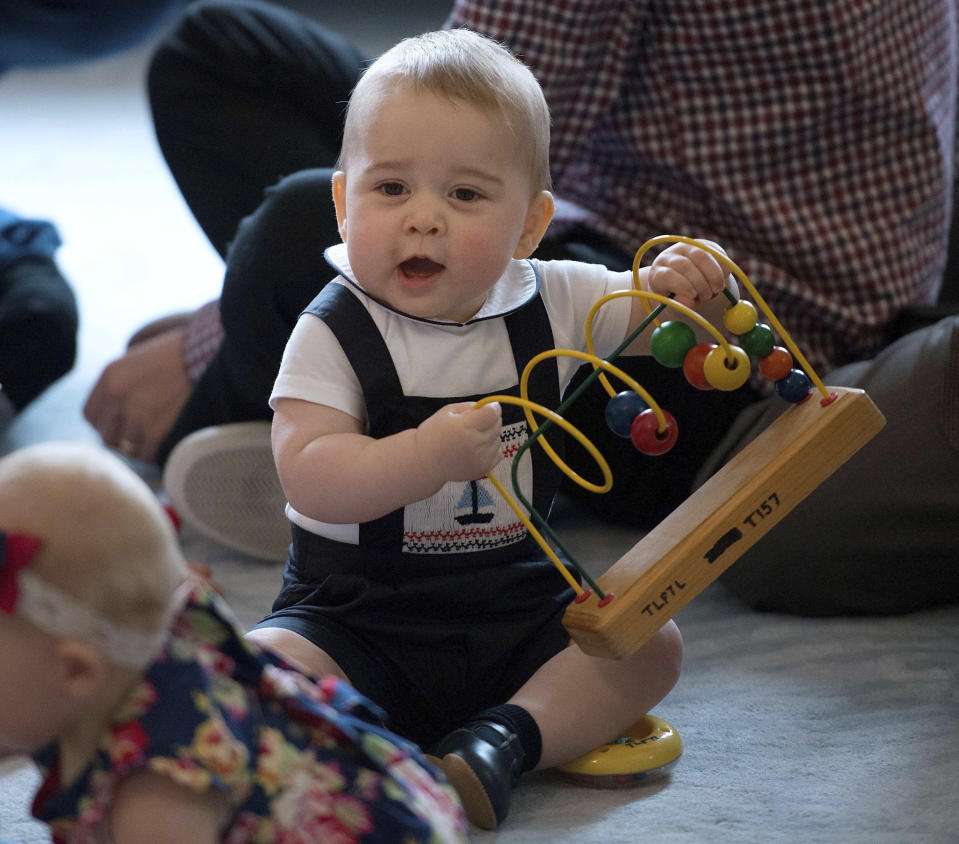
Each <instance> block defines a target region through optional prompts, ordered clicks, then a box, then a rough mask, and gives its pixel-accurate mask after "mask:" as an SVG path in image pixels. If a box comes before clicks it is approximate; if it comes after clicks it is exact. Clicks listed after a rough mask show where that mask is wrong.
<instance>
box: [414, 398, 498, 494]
mask: <svg viewBox="0 0 959 844" xmlns="http://www.w3.org/2000/svg"><path fill="white" fill-rule="evenodd" d="M473 407H474V405H473V403H472V402H458V403H455V404H448V405H446V406H445V407H442V408H440V409H439V410H438V411H437V412H436V413H434V414H433V415H432V416H430V417H429V419H427V420H425V421H424V422H423V423H422V424H421V425H420V426H419V427H418V428H417V429H416V436H417V446H418V448H419V452H420V459H421V460H422V461H423V464H424V465H426V466H429V467H430V468H431V471H436V472H437V474H438V475H439V476H441V480H442V482H443V483H445V482H446V481H473V480H476V479H477V478H481V477H482V476H483V475H485V474H487V473H488V472H489V471H490V470H491V469H492V468H493V467H494V466H495V465H496V464H497V463H499V461H500V459H501V458H502V456H503V447H502V444H501V443H500V431H501V430H502V427H503V409H502V408H501V407H500V405H499V402H491V403H490V404H487V405H483V406H482V407H480V408H477V409H475V410H474V409H473Z"/></svg>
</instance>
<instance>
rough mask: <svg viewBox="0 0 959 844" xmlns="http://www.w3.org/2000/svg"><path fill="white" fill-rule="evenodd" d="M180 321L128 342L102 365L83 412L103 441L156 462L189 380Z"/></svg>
mask: <svg viewBox="0 0 959 844" xmlns="http://www.w3.org/2000/svg"><path fill="white" fill-rule="evenodd" d="M185 335H186V328H185V327H184V326H182V325H180V326H177V327H176V328H171V329H170V330H168V331H164V332H162V333H159V334H156V335H155V336H152V337H149V338H148V339H145V340H142V341H140V342H136V343H134V344H133V345H131V346H130V347H129V348H128V349H127V351H126V353H125V354H124V355H123V356H122V357H119V358H117V359H116V360H114V361H112V362H111V363H110V364H108V365H107V367H106V368H105V369H104V370H103V372H102V373H101V375H100V378H99V379H98V380H97V383H96V384H95V385H94V387H93V390H92V391H91V392H90V395H89V397H88V398H87V401H86V404H85V405H84V407H83V415H84V416H85V417H86V419H87V421H88V422H89V423H90V424H91V425H92V426H93V427H94V428H95V429H96V430H97V432H98V433H99V434H100V436H101V437H102V438H103V442H104V443H105V444H106V445H108V446H111V447H112V448H115V449H117V450H118V451H119V452H120V453H122V454H123V455H125V456H126V457H131V458H134V459H136V460H141V461H143V462H144V463H155V462H156V453H157V448H158V447H159V445H160V443H161V442H162V440H163V438H164V437H165V436H166V435H167V433H168V432H169V431H170V429H171V428H172V427H173V423H174V422H175V421H176V419H177V417H178V416H179V415H180V411H181V410H182V409H183V406H184V404H186V400H187V398H189V396H190V391H191V390H192V387H193V384H192V382H191V381H190V378H189V376H188V375H187V372H186V369H185V368H184V365H183V340H184V337H185Z"/></svg>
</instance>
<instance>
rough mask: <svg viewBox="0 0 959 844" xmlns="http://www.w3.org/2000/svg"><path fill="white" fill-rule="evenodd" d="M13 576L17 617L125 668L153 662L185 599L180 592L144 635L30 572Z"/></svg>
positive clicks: (21, 572) (23, 571)
mask: <svg viewBox="0 0 959 844" xmlns="http://www.w3.org/2000/svg"><path fill="white" fill-rule="evenodd" d="M16 576H17V582H18V585H19V596H18V598H17V605H16V610H15V612H16V614H17V615H18V616H20V617H21V618H24V619H26V620H27V621H29V622H30V623H31V624H34V625H36V626H37V627H39V628H40V629H41V630H43V631H44V632H46V633H49V634H50V635H51V636H63V637H68V638H75V639H82V640H83V641H84V642H86V643H87V644H89V645H92V646H93V647H95V648H96V649H97V650H98V651H100V652H101V653H102V654H103V655H104V656H105V657H107V658H108V659H109V660H110V661H111V662H114V663H116V664H117V665H123V666H126V667H128V668H145V667H146V666H147V665H149V664H150V663H151V662H152V661H153V660H154V658H155V657H156V655H157V654H158V653H159V652H160V650H161V649H162V648H163V643H164V642H165V641H166V638H167V632H168V631H167V628H168V626H169V624H168V622H169V620H170V618H172V616H173V613H174V612H175V611H176V610H177V609H178V608H179V606H180V605H181V604H182V603H183V597H185V595H183V593H182V591H181V593H180V595H178V596H177V597H178V600H174V601H172V602H171V606H170V609H169V611H168V613H167V618H166V619H165V620H164V623H163V625H162V626H161V629H160V630H158V631H157V632H155V633H143V632H141V631H139V630H130V629H128V628H126V627H120V626H119V625H117V624H114V623H113V622H111V621H108V620H107V619H105V618H103V616H101V615H99V614H98V613H96V612H94V611H93V610H92V609H90V608H89V607H87V606H85V605H84V604H82V603H81V602H80V601H78V600H77V599H76V598H74V597H73V596H71V595H68V594H67V593H66V592H64V591H63V590H62V589H59V588H57V587H56V586H53V585H52V584H50V583H48V582H47V581H45V580H43V579H42V578H40V577H37V575H35V574H33V573H32V572H30V571H29V570H22V571H20V572H18V573H17V575H16ZM181 596H182V597H181Z"/></svg>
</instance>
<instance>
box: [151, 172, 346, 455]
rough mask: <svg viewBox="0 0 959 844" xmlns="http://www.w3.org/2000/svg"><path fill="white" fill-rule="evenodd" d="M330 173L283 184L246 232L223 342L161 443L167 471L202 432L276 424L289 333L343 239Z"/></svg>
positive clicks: (231, 279)
mask: <svg viewBox="0 0 959 844" xmlns="http://www.w3.org/2000/svg"><path fill="white" fill-rule="evenodd" d="M332 173H333V171H332V170H331V169H329V168H327V169H322V170H304V171H303V172H301V173H297V174H295V175H293V176H290V177H288V178H286V179H283V180H282V181H280V183H279V184H278V185H276V186H275V187H273V188H270V189H269V190H267V192H266V197H265V199H264V201H263V202H262V204H261V205H260V206H259V208H257V210H256V211H255V212H254V213H253V214H252V215H251V216H250V217H248V218H247V219H245V220H244V221H243V222H242V223H241V224H240V227H239V229H238V231H237V236H236V240H235V242H234V244H233V246H232V248H231V249H230V253H229V257H228V260H227V268H226V276H225V278H224V281H223V294H222V296H221V299H220V313H221V318H222V322H223V335H224V336H223V342H222V343H221V344H220V348H219V349H218V350H217V352H216V354H215V355H214V357H213V359H212V360H211V361H210V364H209V366H208V367H207V369H206V370H205V371H204V373H203V375H202V376H201V377H200V380H199V381H198V382H197V384H196V385H195V387H194V389H193V392H192V393H191V395H190V398H189V400H188V401H187V404H186V406H185V407H184V409H183V411H182V413H181V414H180V416H179V418H178V419H177V421H176V424H175V425H174V426H173V429H172V430H171V431H170V433H169V434H168V435H167V437H166V439H165V440H164V441H163V443H161V445H160V448H159V451H158V455H157V459H158V462H159V463H160V464H161V465H162V464H163V463H164V462H165V461H166V458H167V457H168V456H169V453H170V451H171V450H172V448H173V446H175V445H176V443H177V442H179V441H180V440H181V439H183V437H185V436H186V435H187V434H190V433H192V432H193V431H196V430H199V429H200V428H204V427H207V426H209V425H221V424H225V423H229V422H242V421H250V420H257V419H262V420H268V419H270V418H272V415H273V414H272V411H271V410H270V408H269V406H268V404H267V401H268V399H269V397H270V392H271V390H272V388H273V381H274V380H275V378H276V374H277V372H278V371H279V368H280V360H281V359H282V357H283V350H284V348H285V346H286V341H287V339H288V338H289V336H290V331H291V330H292V328H293V325H294V323H295V322H296V319H297V317H298V316H299V314H300V311H302V310H303V308H304V307H306V306H307V305H308V304H309V303H310V301H311V300H312V299H313V297H314V296H315V295H316V294H317V293H318V292H319V290H320V288H321V287H322V286H323V285H324V284H325V283H326V282H327V281H329V280H330V279H331V278H332V277H333V271H332V270H331V269H330V267H329V266H328V265H327V263H326V261H325V260H324V258H323V250H324V249H325V247H326V246H328V245H329V244H332V243H336V242H337V240H338V239H339V232H338V230H337V227H336V216H335V214H334V213H333V201H332V199H331V197H330V178H331V176H332Z"/></svg>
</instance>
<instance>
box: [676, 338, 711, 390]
mask: <svg viewBox="0 0 959 844" xmlns="http://www.w3.org/2000/svg"><path fill="white" fill-rule="evenodd" d="M715 348H716V344H715V343H697V344H696V345H695V346H693V347H692V348H691V349H690V350H689V351H688V352H686V357H684V358H683V375H685V376H686V380H687V381H688V382H689V383H690V384H692V385H693V386H694V387H695V388H696V389H697V390H712V389H713V385H712V384H710V383H709V379H708V378H706V372H705V370H704V369H703V364H704V362H705V360H706V355H708V354H709V353H710V352H711V351H712V350H713V349H715Z"/></svg>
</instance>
